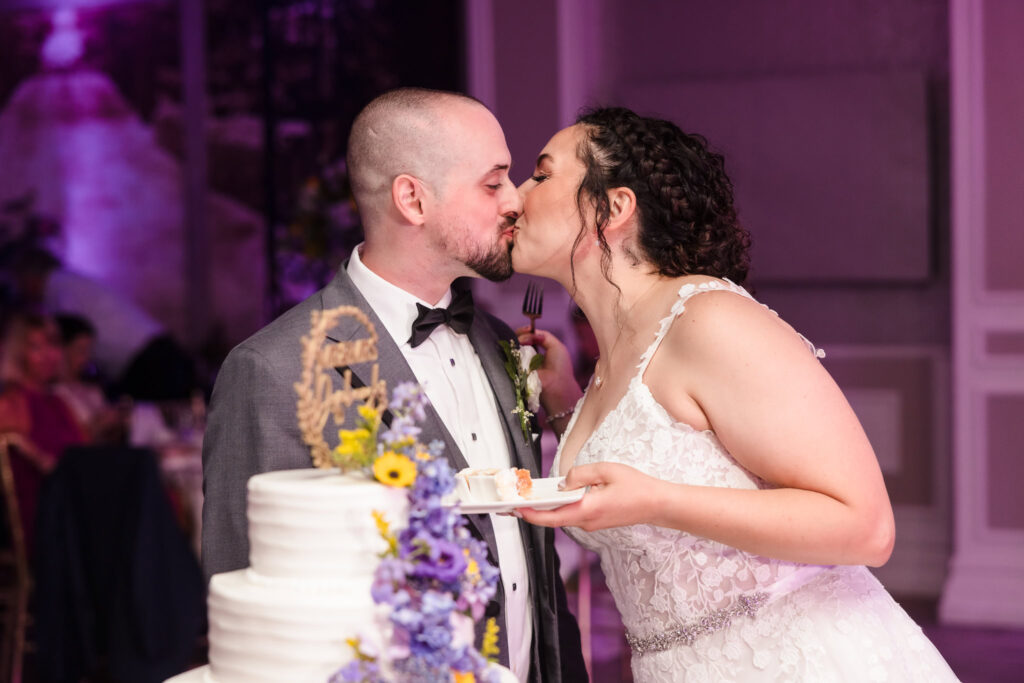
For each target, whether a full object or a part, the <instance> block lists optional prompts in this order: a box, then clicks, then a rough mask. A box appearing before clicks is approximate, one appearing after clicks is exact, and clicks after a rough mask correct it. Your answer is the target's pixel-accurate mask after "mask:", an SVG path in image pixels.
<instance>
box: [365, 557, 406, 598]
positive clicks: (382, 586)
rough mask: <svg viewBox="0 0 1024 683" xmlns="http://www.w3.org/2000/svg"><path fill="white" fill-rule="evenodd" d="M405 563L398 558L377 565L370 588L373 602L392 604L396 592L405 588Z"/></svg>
mask: <svg viewBox="0 0 1024 683" xmlns="http://www.w3.org/2000/svg"><path fill="white" fill-rule="evenodd" d="M406 571H407V570H406V567H405V562H403V561H402V560H400V559H398V558H394V557H386V558H384V559H383V560H381V561H380V564H379V565H377V570H376V571H375V572H374V573H373V584H372V585H371V586H370V595H371V596H372V597H373V601H374V602H376V603H378V604H380V603H385V602H387V603H390V602H391V600H392V598H393V596H394V595H395V592H396V591H397V590H399V589H400V588H401V587H403V586H405V575H406Z"/></svg>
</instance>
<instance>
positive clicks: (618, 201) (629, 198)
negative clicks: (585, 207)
mask: <svg viewBox="0 0 1024 683" xmlns="http://www.w3.org/2000/svg"><path fill="white" fill-rule="evenodd" d="M635 213H636V195H635V194H634V193H633V190H631V189H629V188H628V187H615V188H612V189H611V190H608V225H606V226H605V228H604V229H605V231H606V232H607V231H609V230H612V231H614V230H616V229H617V228H620V227H622V226H623V225H625V224H626V223H628V222H629V219H630V218H632V217H633V215H634V214H635Z"/></svg>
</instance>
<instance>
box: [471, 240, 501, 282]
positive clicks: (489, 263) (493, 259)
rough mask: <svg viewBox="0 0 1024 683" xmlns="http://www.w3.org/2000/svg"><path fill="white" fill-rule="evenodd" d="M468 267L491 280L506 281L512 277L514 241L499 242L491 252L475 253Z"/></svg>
mask: <svg viewBox="0 0 1024 683" xmlns="http://www.w3.org/2000/svg"><path fill="white" fill-rule="evenodd" d="M465 263H466V267H467V268H469V269H470V270H472V271H473V272H474V273H476V274H477V275H479V276H480V277H482V278H486V279H488V280H490V281H491V282H504V281H505V280H507V279H509V278H510V277H512V272H513V271H512V243H511V242H509V243H508V245H507V246H506V245H505V243H504V242H498V243H497V244H495V245H494V248H493V249H491V250H490V251H489V252H486V253H483V254H474V255H473V256H470V257H469V259H468V260H467V261H466V262H465Z"/></svg>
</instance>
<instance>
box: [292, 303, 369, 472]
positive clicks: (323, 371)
mask: <svg viewBox="0 0 1024 683" xmlns="http://www.w3.org/2000/svg"><path fill="white" fill-rule="evenodd" d="M345 317H350V318H355V319H356V320H357V321H358V322H359V323H360V324H362V326H363V328H365V329H366V331H367V332H369V336H367V337H362V338H359V339H354V340H351V341H340V342H337V343H329V344H327V345H324V340H325V339H326V338H327V332H328V330H330V329H331V328H333V327H334V326H335V325H336V324H337V322H338V321H339V320H340V319H341V318H345ZM311 318H312V325H311V327H310V330H309V334H308V335H307V336H304V337H303V338H302V376H301V379H300V380H299V381H298V382H296V383H295V391H296V393H298V395H299V401H298V406H297V414H298V419H299V431H300V432H301V433H302V440H303V441H304V442H305V443H306V445H307V446H309V448H310V450H311V452H312V456H313V466H314V467H323V468H329V467H340V468H341V470H342V471H343V472H344V471H346V470H350V469H354V468H356V467H359V466H361V465H362V463H359V462H356V461H348V460H346V459H345V458H340V459H339V458H338V457H335V458H332V457H331V447H330V446H328V445H327V441H326V440H325V439H324V428H325V427H326V426H327V419H328V418H329V417H333V418H334V424H335V425H337V426H338V427H339V428H340V427H341V425H342V424H344V422H345V410H346V409H347V408H349V407H351V406H352V404H353V403H355V402H356V401H361V402H362V405H365V406H367V407H368V408H372V409H373V410H375V411H376V412H378V413H380V412H381V411H383V410H384V409H385V408H386V407H387V385H386V383H385V381H384V380H383V379H380V377H379V368H378V366H377V363H376V362H374V363H373V366H372V369H371V371H370V378H369V381H367V382H366V385H365V386H361V387H353V386H352V370H351V369H350V366H352V365H355V364H358V363H368V362H370V361H376V360H377V339H378V337H377V331H376V330H375V329H374V326H373V323H372V322H370V319H369V318H368V317H367V316H366V314H365V313H363V312H362V311H361V310H359V309H358V308H356V307H355V306H339V307H338V308H332V309H329V310H326V311H313V313H312V316H311ZM338 368H343V370H342V387H341V389H338V390H337V391H334V390H333V388H334V379H333V378H334V375H335V373H337V372H338Z"/></svg>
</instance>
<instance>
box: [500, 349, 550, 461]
mask: <svg viewBox="0 0 1024 683" xmlns="http://www.w3.org/2000/svg"><path fill="white" fill-rule="evenodd" d="M498 344H499V345H500V346H501V350H502V351H504V353H505V372H507V373H508V376H509V378H510V379H511V380H512V384H513V385H514V386H515V390H516V407H515V408H513V409H512V414H513V415H515V416H516V417H518V418H519V426H520V427H521V428H522V430H523V438H525V439H526V442H527V443H530V442H531V439H530V437H531V435H532V430H531V429H530V418H532V417H533V416H534V414H535V413H536V412H537V411H538V410H539V409H540V388H541V386H540V377H538V376H537V368H539V367H540V366H541V365H542V364H543V363H544V356H542V355H540V354H539V353H537V350H536V349H534V348H533V347H532V346H519V344H517V343H516V342H515V341H512V340H509V341H504V340H503V341H499V342H498Z"/></svg>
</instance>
